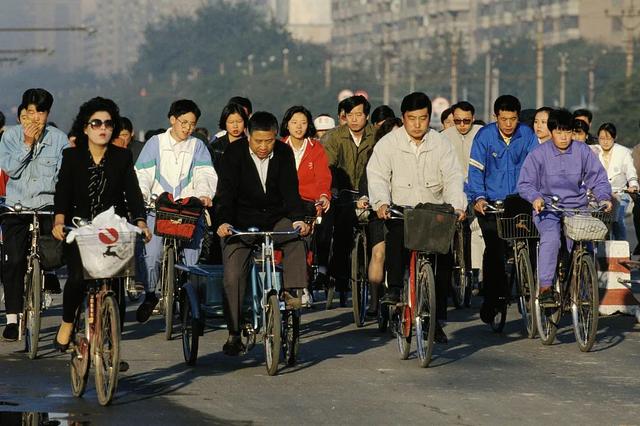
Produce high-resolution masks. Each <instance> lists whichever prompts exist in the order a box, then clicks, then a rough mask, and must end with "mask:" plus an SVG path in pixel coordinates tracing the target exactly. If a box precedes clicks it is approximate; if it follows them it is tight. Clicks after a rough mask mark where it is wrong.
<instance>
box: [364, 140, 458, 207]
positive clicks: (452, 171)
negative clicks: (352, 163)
mask: <svg viewBox="0 0 640 426" xmlns="http://www.w3.org/2000/svg"><path fill="white" fill-rule="evenodd" d="M367 180H368V184H369V199H370V200H371V204H372V205H373V207H374V208H375V209H378V208H379V207H380V206H381V205H383V204H397V205H402V206H415V205H416V204H418V203H426V202H428V203H435V204H443V203H448V204H451V205H452V206H453V207H454V208H455V209H459V210H464V209H465V208H466V206H467V198H466V196H465V194H464V192H463V182H464V173H463V171H462V166H461V165H460V162H459V161H458V157H457V155H456V153H455V151H454V149H453V147H452V146H451V144H450V143H449V142H448V141H447V140H446V139H445V138H444V137H443V136H442V135H441V134H440V133H438V132H436V131H435V130H432V129H429V131H428V132H427V134H426V135H425V137H424V139H423V142H422V144H421V145H420V146H419V147H418V149H417V153H416V147H415V143H413V142H411V138H410V137H409V135H408V134H407V132H406V130H405V129H404V127H400V128H398V129H395V130H393V131H391V132H390V133H388V134H387V135H386V136H384V137H383V138H382V139H380V141H378V143H377V144H376V145H375V147H374V148H373V154H372V156H371V159H370V160H369V163H368V164H367Z"/></svg>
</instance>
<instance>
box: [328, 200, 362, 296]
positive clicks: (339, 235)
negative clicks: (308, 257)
mask: <svg viewBox="0 0 640 426" xmlns="http://www.w3.org/2000/svg"><path fill="white" fill-rule="evenodd" d="M343 198H345V199H346V198H348V201H347V202H344V201H343V200H342V199H338V200H337V201H336V202H335V203H334V204H333V205H332V207H331V208H332V209H335V210H334V212H333V214H334V217H333V250H332V253H331V259H330V260H329V274H330V275H331V276H332V277H333V278H334V279H335V280H336V290H338V291H346V290H348V289H349V277H350V275H351V261H350V256H351V249H352V248H353V235H354V230H355V225H356V222H357V218H356V212H355V204H354V203H353V202H352V201H351V199H350V198H349V197H343Z"/></svg>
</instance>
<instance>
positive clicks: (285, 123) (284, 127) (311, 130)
mask: <svg viewBox="0 0 640 426" xmlns="http://www.w3.org/2000/svg"><path fill="white" fill-rule="evenodd" d="M297 113H300V114H304V116H305V117H307V131H306V132H304V136H303V138H309V137H312V136H314V135H315V134H316V126H315V125H314V124H313V119H312V118H311V111H309V110H308V109H306V108H305V107H303V106H302V105H295V106H292V107H291V108H289V109H288V110H287V112H285V113H284V117H283V118H282V123H280V136H282V137H283V138H284V137H287V136H289V134H290V133H289V121H291V119H292V118H293V115H294V114H297Z"/></svg>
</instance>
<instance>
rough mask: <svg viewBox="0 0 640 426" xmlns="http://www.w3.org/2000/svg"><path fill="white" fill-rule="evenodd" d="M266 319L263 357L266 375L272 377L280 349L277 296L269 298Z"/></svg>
mask: <svg viewBox="0 0 640 426" xmlns="http://www.w3.org/2000/svg"><path fill="white" fill-rule="evenodd" d="M264 309H266V310H267V312H266V315H265V316H266V318H267V323H266V324H265V328H264V355H265V359H266V362H267V373H268V374H269V375H270V376H274V375H275V374H276V372H277V371H278V363H279V361H280V348H281V347H282V346H281V345H282V335H281V333H280V332H281V330H282V323H281V321H282V318H281V315H280V304H279V303H278V296H276V295H275V294H272V295H271V296H269V300H268V301H267V306H265V307H264Z"/></svg>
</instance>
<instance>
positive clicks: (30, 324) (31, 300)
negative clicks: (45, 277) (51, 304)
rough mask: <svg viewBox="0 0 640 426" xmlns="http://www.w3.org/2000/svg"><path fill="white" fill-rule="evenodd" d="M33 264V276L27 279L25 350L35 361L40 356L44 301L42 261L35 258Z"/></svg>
mask: <svg viewBox="0 0 640 426" xmlns="http://www.w3.org/2000/svg"><path fill="white" fill-rule="evenodd" d="M32 262H33V263H32V269H31V276H29V277H27V300H26V303H25V307H24V313H25V315H24V318H25V336H24V349H25V351H26V352H27V354H28V355H29V359H35V358H36V357H37V356H38V343H39V340H40V308H41V301H42V299H41V296H42V271H41V269H40V261H39V260H38V259H37V258H34V259H33V260H32Z"/></svg>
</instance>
